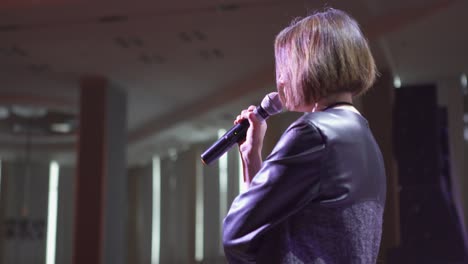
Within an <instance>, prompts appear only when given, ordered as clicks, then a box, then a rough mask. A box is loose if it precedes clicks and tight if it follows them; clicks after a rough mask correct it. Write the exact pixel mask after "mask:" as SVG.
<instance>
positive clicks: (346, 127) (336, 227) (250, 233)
mask: <svg viewBox="0 0 468 264" xmlns="http://www.w3.org/2000/svg"><path fill="white" fill-rule="evenodd" d="M385 191H386V180H385V169H384V164H383V159H382V154H381V152H380V150H379V147H378V145H377V143H376V142H375V139H374V137H373V136H372V133H371V131H370V129H369V127H368V124H367V121H366V120H365V119H364V118H363V117H362V116H361V115H359V114H358V113H355V112H353V111H350V110H345V109H328V110H326V111H322V112H315V113H307V114H305V115H304V116H302V117H301V118H299V119H298V120H297V121H295V122H294V123H293V124H291V126H290V127H289V128H288V129H287V130H286V131H285V132H284V134H283V136H282V137H281V139H280V140H279V142H278V143H277V145H276V146H275V148H274V149H273V151H272V153H271V154H270V155H269V156H268V157H267V158H266V160H265V161H264V162H263V164H262V168H261V169H260V171H259V172H258V173H257V174H256V175H255V177H254V178H253V180H252V183H251V185H250V188H249V189H248V190H247V191H246V192H245V193H243V194H241V195H239V196H238V197H237V198H236V199H235V200H234V202H233V203H232V205H231V208H230V210H229V213H228V215H227V216H226V218H225V220H224V232H223V243H224V250H225V254H226V258H227V259H228V261H229V263H268V264H274V263H307V264H309V263H315V264H319V263H320V264H322V263H333V264H335V263H346V264H347V263H375V262H376V259H377V254H378V251H379V245H380V238H381V233H382V215H383V209H384V204H385Z"/></svg>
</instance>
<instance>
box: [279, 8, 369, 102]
mask: <svg viewBox="0 0 468 264" xmlns="http://www.w3.org/2000/svg"><path fill="white" fill-rule="evenodd" d="M275 59H276V74H277V80H279V78H280V79H283V80H285V83H286V85H285V86H286V87H278V90H279V93H280V96H281V99H282V101H283V103H284V104H285V106H286V108H288V109H293V108H296V107H299V106H305V105H310V104H312V103H315V102H317V101H318V100H320V99H321V98H324V97H326V96H328V95H330V94H333V93H337V92H352V93H353V95H360V94H362V93H364V92H365V91H367V90H368V89H369V88H370V87H371V86H372V84H373V83H374V81H375V77H376V73H377V70H376V66H375V62H374V59H373V57H372V54H371V51H370V49H369V45H368V43H367V40H366V39H365V37H364V35H363V34H362V32H361V30H360V28H359V25H358V23H357V22H356V21H355V20H354V19H353V18H351V17H350V16H349V15H348V14H346V13H345V12H343V11H340V10H336V9H332V8H329V9H326V10H325V11H323V12H318V13H315V14H312V15H310V16H307V17H305V18H303V19H300V20H295V21H293V22H292V24H291V25H290V26H288V27H286V28H285V29H283V30H282V31H281V32H280V33H279V34H278V36H277V37H276V40H275Z"/></svg>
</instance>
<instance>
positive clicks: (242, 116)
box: [234, 105, 256, 124]
mask: <svg viewBox="0 0 468 264" xmlns="http://www.w3.org/2000/svg"><path fill="white" fill-rule="evenodd" d="M255 108H256V107H255V106H254V105H251V106H249V107H248V108H247V109H244V110H242V111H241V113H240V115H238V116H237V117H236V119H235V120H234V124H238V123H239V122H240V121H241V120H242V119H249V116H250V115H251V113H252V112H253V111H254V110H255Z"/></svg>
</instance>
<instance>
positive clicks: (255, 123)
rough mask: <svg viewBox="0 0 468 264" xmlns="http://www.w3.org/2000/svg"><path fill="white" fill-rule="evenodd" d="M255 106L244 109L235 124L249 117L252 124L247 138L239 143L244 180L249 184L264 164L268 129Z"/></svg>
mask: <svg viewBox="0 0 468 264" xmlns="http://www.w3.org/2000/svg"><path fill="white" fill-rule="evenodd" d="M255 108H256V107H255V106H253V105H251V106H249V108H247V109H246V110H243V111H242V112H241V114H240V115H238V116H237V118H236V120H235V121H234V124H237V123H239V122H241V121H242V120H243V119H247V120H248V121H249V124H250V126H249V128H248V130H247V133H246V137H245V140H244V141H243V142H240V143H239V152H240V154H241V159H242V165H243V170H244V181H245V182H246V183H247V185H249V184H250V182H251V181H252V179H253V177H254V176H255V174H257V172H258V171H259V170H260V167H261V166H262V147H263V139H264V137H265V132H266V129H267V124H266V122H265V120H259V119H258V118H257V116H256V115H255V114H254V112H253V111H254V110H255Z"/></svg>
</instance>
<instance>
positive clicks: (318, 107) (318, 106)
mask: <svg viewBox="0 0 468 264" xmlns="http://www.w3.org/2000/svg"><path fill="white" fill-rule="evenodd" d="M338 102H346V103H350V104H351V103H353V95H352V94H351V93H350V92H342V93H336V94H332V95H329V96H327V97H324V98H322V99H320V100H319V101H318V102H316V103H315V104H314V105H312V110H311V112H318V111H323V110H324V109H326V108H327V107H329V106H330V105H333V104H335V103H338ZM348 107H352V106H348Z"/></svg>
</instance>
